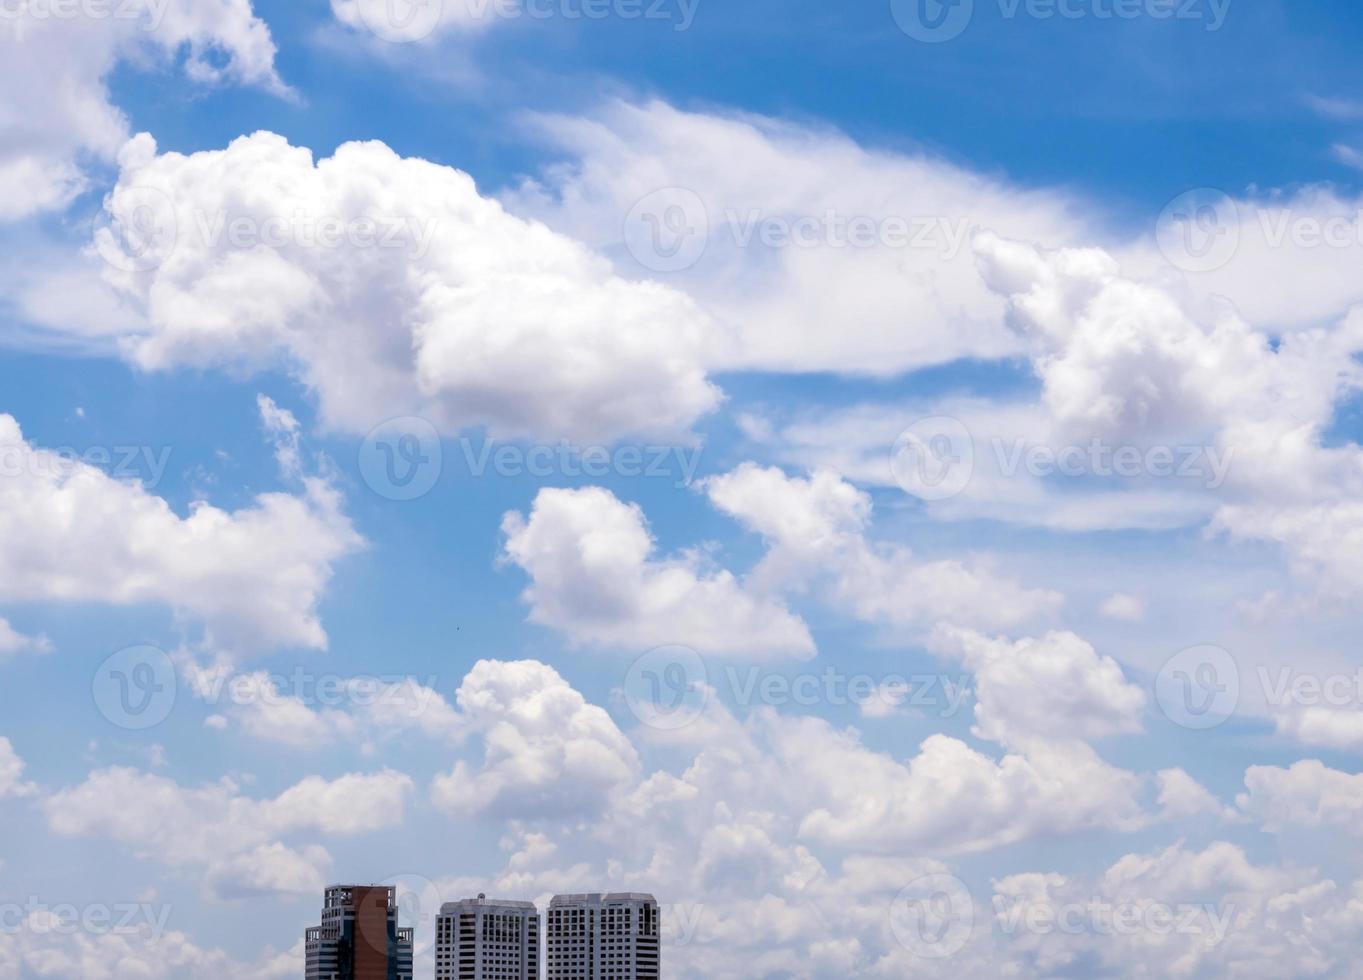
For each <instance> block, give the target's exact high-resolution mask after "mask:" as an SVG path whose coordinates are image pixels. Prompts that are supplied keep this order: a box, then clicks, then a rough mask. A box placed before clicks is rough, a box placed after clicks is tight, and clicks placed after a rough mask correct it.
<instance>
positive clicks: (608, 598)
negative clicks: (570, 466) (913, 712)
mask: <svg viewBox="0 0 1363 980" xmlns="http://www.w3.org/2000/svg"><path fill="white" fill-rule="evenodd" d="M502 530H503V532H504V533H505V535H506V543H505V556H506V558H507V559H508V560H510V561H512V562H514V563H515V564H516V565H518V566H520V567H521V568H522V569H524V570H525V572H526V573H527V574H528V575H529V576H530V579H531V582H530V585H529V587H528V588H527V589H526V590H525V595H524V597H525V600H526V602H528V603H529V604H530V618H531V619H532V620H533V621H535V622H537V623H542V624H543V625H545V626H551V627H553V628H555V629H559V630H562V631H563V632H565V633H567V634H568V635H569V636H570V637H571V638H572V639H573V640H574V641H576V642H579V643H584V644H594V645H599V646H607V647H623V648H627V649H634V650H638V651H641V652H642V651H643V650H647V649H649V648H651V647H655V646H661V645H665V644H673V643H676V644H683V645H686V646H689V647H692V648H694V649H696V650H698V651H700V652H701V653H716V654H740V653H741V654H749V655H753V656H762V655H772V656H774V655H781V654H785V655H793V656H799V657H808V656H811V655H813V653H814V641H813V639H812V637H811V636H810V634H809V630H808V628H807V627H806V626H805V624H804V622H803V621H801V620H800V619H799V617H797V616H795V615H794V614H793V613H791V612H790V611H789V610H788V609H787V608H786V607H785V605H784V604H783V603H782V602H781V600H780V599H779V598H775V597H771V596H768V595H764V594H763V593H761V592H760V591H756V590H754V589H751V588H749V587H748V585H747V584H745V583H743V582H740V581H739V580H738V579H736V578H735V577H734V576H733V575H732V574H731V573H730V572H728V571H725V570H722V569H712V568H709V567H708V566H707V562H706V561H705V560H704V558H703V556H702V555H700V554H699V553H696V552H690V553H685V554H682V555H680V556H677V557H672V558H664V557H660V556H657V555H655V552H656V543H655V542H654V540H653V536H652V534H651V533H650V532H649V528H648V524H647V521H646V519H645V517H644V514H643V512H642V511H641V510H640V509H639V507H638V506H636V505H631V504H626V503H625V502H623V501H621V500H619V499H618V498H617V497H615V495H614V494H612V493H611V492H610V491H609V490H605V489H603V488H600V487H587V488H584V489H581V490H563V489H546V490H541V491H540V492H539V494H538V495H537V496H536V498H535V503H534V506H533V507H532V508H531V511H530V515H529V517H526V516H525V515H523V514H520V513H516V512H512V513H509V514H507V515H506V517H505V518H503V521H502Z"/></svg>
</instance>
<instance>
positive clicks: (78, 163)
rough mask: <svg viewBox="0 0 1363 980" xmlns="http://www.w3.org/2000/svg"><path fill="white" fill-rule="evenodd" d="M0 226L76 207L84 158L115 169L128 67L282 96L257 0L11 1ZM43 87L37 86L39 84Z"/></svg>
mask: <svg viewBox="0 0 1363 980" xmlns="http://www.w3.org/2000/svg"><path fill="white" fill-rule="evenodd" d="M0 47H3V50H4V52H5V57H4V59H3V60H0V88H3V89H4V91H5V92H7V93H10V94H11V96H12V97H11V98H7V99H6V100H5V105H4V106H3V107H0V221H5V220H11V219H15V218H22V217H25V216H27V215H29V214H32V213H34V212H37V211H42V210H46V209H50V208H57V207H61V206H63V205H65V204H66V203H68V202H69V201H70V200H71V199H72V198H73V197H74V196H75V195H76V194H77V193H79V192H80V191H81V190H83V189H84V188H85V186H86V185H87V182H88V178H87V176H86V172H85V167H84V164H85V163H87V162H89V161H88V160H87V159H86V158H87V157H90V158H93V159H95V160H102V161H104V162H112V161H113V159H114V156H115V154H116V153H117V151H118V148H119V146H121V145H122V143H123V141H124V140H126V139H127V137H128V122H127V119H126V118H125V117H124V115H123V113H122V112H121V111H120V110H119V109H118V108H117V107H115V106H114V105H113V104H112V103H111V102H110V101H109V91H108V87H107V85H106V78H107V76H108V75H109V73H110V72H111V71H112V70H113V69H114V67H115V65H116V64H118V63H119V62H120V61H129V62H136V63H138V64H141V65H146V64H158V63H159V64H164V65H166V66H173V65H174V64H175V62H176V61H177V59H179V58H180V56H181V54H182V53H183V55H184V71H185V73H186V74H187V75H188V76H189V78H190V79H191V80H192V81H194V82H198V83H216V82H219V81H232V82H239V83H245V84H251V85H260V86H264V87H266V88H269V89H272V90H275V91H281V92H282V91H283V85H282V83H281V82H280V80H279V78H278V76H277V75H276V74H275V68H274V57H275V46H274V42H273V41H272V40H271V38H270V31H269V28H268V27H267V26H266V25H265V23H264V22H263V21H262V20H260V18H259V17H257V16H256V15H255V13H254V12H253V11H252V8H251V2H250V0H119V2H111V3H105V4H88V3H87V4H66V3H62V4H56V3H44V2H33V0H22V2H14V3H8V4H6V7H5V13H4V16H0ZM39 79H40V80H41V84H35V80H39Z"/></svg>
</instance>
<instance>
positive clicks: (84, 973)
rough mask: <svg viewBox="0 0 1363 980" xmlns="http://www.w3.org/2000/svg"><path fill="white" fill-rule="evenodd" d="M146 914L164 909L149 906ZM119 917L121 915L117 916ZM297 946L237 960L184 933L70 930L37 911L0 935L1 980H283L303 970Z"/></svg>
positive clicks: (143, 927) (141, 928)
mask: <svg viewBox="0 0 1363 980" xmlns="http://www.w3.org/2000/svg"><path fill="white" fill-rule="evenodd" d="M148 909H149V913H150V916H153V917H154V916H156V915H159V914H162V913H163V912H164V911H166V910H165V907H164V906H159V905H155V904H153V903H148ZM118 914H119V915H122V914H123V913H122V912H119V913H118ZM303 968H304V967H303V948H302V944H301V942H300V943H299V944H298V945H297V946H296V947H295V948H294V949H293V950H292V951H290V952H285V953H277V952H275V951H274V950H273V949H267V950H265V951H264V952H263V953H262V955H261V956H260V958H259V959H258V960H256V961H254V962H242V961H240V960H237V959H235V958H233V957H232V956H230V955H229V954H227V953H225V952H223V951H222V950H218V949H209V948H205V947H202V946H200V945H198V944H196V943H195V942H194V940H193V939H192V938H191V937H190V936H188V935H186V934H185V933H183V932H178V931H170V932H165V933H161V932H159V931H158V930H157V928H156V927H155V926H154V925H148V924H146V923H139V924H138V925H137V926H130V927H129V928H127V929H123V930H120V931H113V930H108V931H102V932H90V931H84V930H76V931H73V930H71V929H70V928H67V927H66V926H64V925H59V924H58V923H57V922H56V921H55V920H54V918H53V913H52V912H50V911H46V910H39V911H37V912H35V913H33V914H31V915H29V916H27V917H26V918H24V919H23V920H22V921H21V922H19V923H15V924H13V925H12V927H11V928H7V929H5V930H4V931H3V932H0V977H3V978H4V980H26V978H28V977H35V976H40V977H82V978H84V980H123V978H126V977H137V978H139V980H197V978H200V977H214V978H216V980H285V978H289V977H295V976H297V975H298V974H299V973H300V972H301V971H302V970H303Z"/></svg>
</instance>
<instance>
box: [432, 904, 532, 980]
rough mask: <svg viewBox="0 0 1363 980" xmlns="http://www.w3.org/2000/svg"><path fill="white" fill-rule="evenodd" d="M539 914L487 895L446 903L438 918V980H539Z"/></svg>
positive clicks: (526, 907)
mask: <svg viewBox="0 0 1363 980" xmlns="http://www.w3.org/2000/svg"><path fill="white" fill-rule="evenodd" d="M539 975H540V914H539V910H538V909H536V908H535V906H534V905H533V904H532V903H530V902H499V901H494V900H490V899H488V897H487V896H486V895H479V896H478V897H477V898H466V899H464V900H463V901H462V902H447V903H446V904H445V905H444V906H442V907H441V909H440V915H439V916H438V917H437V918H436V920H435V978H436V980H539Z"/></svg>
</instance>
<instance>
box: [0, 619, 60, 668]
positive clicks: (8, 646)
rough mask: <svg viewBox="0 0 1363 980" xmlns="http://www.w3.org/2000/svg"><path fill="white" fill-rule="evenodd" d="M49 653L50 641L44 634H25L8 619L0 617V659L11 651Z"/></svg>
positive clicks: (50, 648)
mask: <svg viewBox="0 0 1363 980" xmlns="http://www.w3.org/2000/svg"><path fill="white" fill-rule="evenodd" d="M25 652H28V653H50V652H52V641H51V640H49V639H48V638H47V637H46V636H42V635H39V636H25V635H24V634H23V633H20V632H19V631H18V630H16V629H15V628H14V627H13V626H11V625H10V623H9V620H7V619H5V618H4V617H0V659H4V658H5V657H7V656H9V655H10V654H12V653H25Z"/></svg>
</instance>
